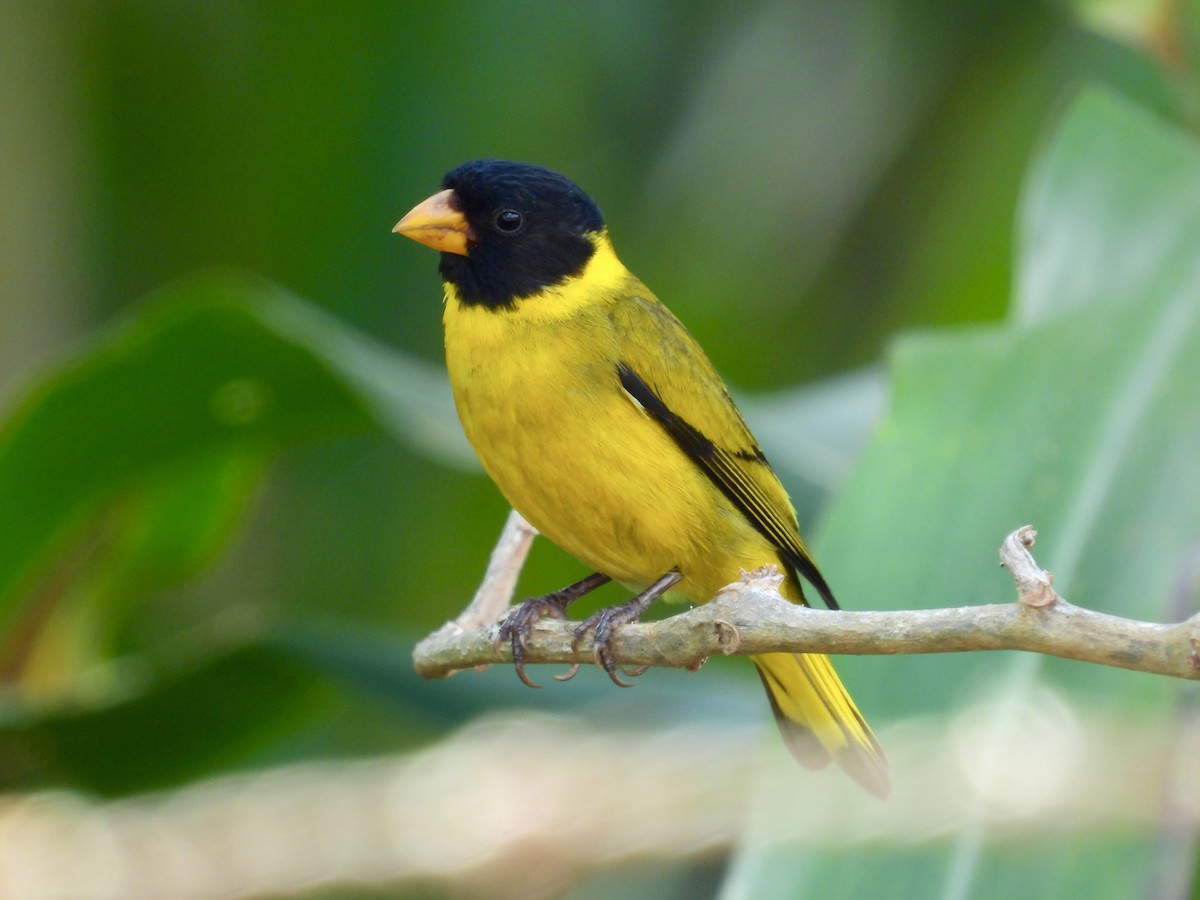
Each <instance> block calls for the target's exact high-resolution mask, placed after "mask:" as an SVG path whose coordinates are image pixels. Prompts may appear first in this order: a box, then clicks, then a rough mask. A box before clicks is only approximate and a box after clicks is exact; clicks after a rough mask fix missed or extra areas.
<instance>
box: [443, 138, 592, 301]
mask: <svg viewBox="0 0 1200 900" xmlns="http://www.w3.org/2000/svg"><path fill="white" fill-rule="evenodd" d="M442 187H443V188H448V189H450V190H452V191H453V192H454V193H453V194H452V195H451V197H450V201H449V202H450V204H451V206H453V207H454V208H455V209H457V210H458V211H459V212H461V213H462V214H463V216H464V217H465V218H466V220H467V223H468V225H469V226H470V231H469V232H468V234H469V238H468V254H467V255H466V256H462V255H459V254H457V253H442V262H441V265H440V266H439V267H438V268H439V271H440V272H441V273H442V278H443V279H445V280H446V281H448V282H450V283H451V284H453V285H454V286H455V287H456V288H457V289H458V294H459V297H460V298H461V299H462V301H463V302H464V303H468V304H484V305H487V306H491V307H496V308H502V307H511V306H513V305H514V304H515V302H516V301H517V300H519V299H520V298H522V297H528V296H530V295H531V294H536V293H537V292H538V291H541V290H543V289H544V288H547V287H550V286H552V285H555V284H558V283H560V282H562V281H563V280H565V279H567V278H570V277H571V276H573V275H578V274H579V273H580V272H581V271H583V267H584V266H585V265H587V262H588V260H589V259H591V257H592V254H593V253H594V252H595V244H594V243H593V242H592V240H590V239H589V238H588V235H589V234H597V233H599V232H602V231H603V230H604V218H603V216H601V215H600V210H599V208H598V207H597V206H596V204H595V203H593V202H592V200H591V198H590V197H588V195H587V194H585V193H584V192H583V191H581V190H580V189H579V188H578V187H577V186H576V185H575V184H574V183H573V182H571V181H570V180H568V179H566V178H564V177H563V176H562V175H559V174H558V173H557V172H551V171H550V170H549V169H543V168H542V167H541V166H533V165H529V164H527V163H518V162H509V161H507V160H502V159H481V160H476V161H475V162H469V163H466V164H464V165H461V166H459V167H458V168H457V169H455V170H454V171H453V172H450V173H449V174H448V175H447V176H446V177H445V178H444V179H443V180H442Z"/></svg>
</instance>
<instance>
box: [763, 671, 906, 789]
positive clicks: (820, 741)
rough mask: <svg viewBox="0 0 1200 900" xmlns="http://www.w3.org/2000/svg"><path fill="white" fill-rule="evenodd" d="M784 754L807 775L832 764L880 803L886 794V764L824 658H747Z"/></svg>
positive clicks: (889, 784) (873, 739)
mask: <svg viewBox="0 0 1200 900" xmlns="http://www.w3.org/2000/svg"><path fill="white" fill-rule="evenodd" d="M752 659H753V660H754V665H755V666H756V667H757V669H758V675H759V677H760V678H761V679H762V683H763V687H765V688H766V689H767V696H768V697H769V698H770V700H771V710H772V711H773V712H774V713H775V722H776V724H777V725H778V726H779V732H780V734H781V735H782V736H783V742H784V744H786V745H787V748H788V750H790V751H791V752H792V755H793V756H794V757H796V759H798V760H799V761H800V762H801V763H803V764H804V765H805V766H807V767H808V768H810V769H819V768H820V767H822V766H824V765H827V764H828V763H829V761H830V760H831V759H836V760H837V762H838V764H839V765H840V766H841V767H842V769H844V770H845V772H846V773H847V774H848V775H849V776H850V777H851V778H853V779H854V780H855V781H857V782H858V783H859V784H861V785H862V786H863V787H864V788H866V789H867V790H868V791H870V792H871V793H872V794H874V795H875V796H877V797H880V798H881V799H887V796H888V794H889V793H890V792H891V778H890V777H889V776H888V768H887V759H886V758H885V757H884V755H883V748H882V747H880V746H879V742H878V741H877V740H876V739H875V735H874V734H872V733H871V728H870V726H869V725H867V722H866V720H865V719H864V718H863V717H862V713H860V712H859V711H858V707H856V706H855V705H854V701H853V700H851V699H850V694H849V693H848V692H847V691H846V688H845V687H843V686H842V682H841V679H839V678H838V676H837V672H835V671H834V669H833V663H831V662H830V661H829V657H828V656H823V655H821V654H819V653H763V654H760V655H758V656H754V657H752Z"/></svg>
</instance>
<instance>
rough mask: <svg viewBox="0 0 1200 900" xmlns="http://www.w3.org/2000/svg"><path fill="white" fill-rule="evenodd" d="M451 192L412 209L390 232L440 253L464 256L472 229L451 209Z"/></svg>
mask: <svg viewBox="0 0 1200 900" xmlns="http://www.w3.org/2000/svg"><path fill="white" fill-rule="evenodd" d="M453 193H454V191H451V190H446V191H440V192H438V193H436V194H434V195H433V196H432V197H430V198H429V199H428V200H423V201H422V202H420V203H418V204H417V205H416V206H414V207H413V208H412V210H411V211H410V212H409V213H408V215H406V216H405V217H404V218H403V219H401V220H400V221H399V222H397V223H396V227H395V228H393V229H392V232H393V233H395V234H402V235H404V236H405V237H406V238H412V239H413V240H414V241H416V242H417V243H418V244H424V245H425V246H426V247H432V248H433V249H434V250H441V251H442V252H443V253H457V254H458V255H459V256H466V255H467V244H468V243H469V242H470V241H471V239H472V237H473V235H472V234H471V226H470V225H469V224H467V220H466V218H465V217H464V216H463V214H462V213H461V212H459V211H458V210H457V209H455V208H454V207H453V206H451V205H450V196H451V195H452V194H453Z"/></svg>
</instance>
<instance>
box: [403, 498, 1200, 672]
mask: <svg viewBox="0 0 1200 900" xmlns="http://www.w3.org/2000/svg"><path fill="white" fill-rule="evenodd" d="M534 534H536V532H534V531H533V529H532V528H531V527H530V526H529V525H528V524H527V523H524V520H522V519H520V517H519V516H516V514H515V513H514V514H513V517H510V521H509V524H508V525H507V526H506V531H505V536H504V537H502V540H501V543H500V544H498V545H497V548H496V551H495V552H494V553H493V557H492V563H491V565H490V566H489V570H488V577H487V578H485V584H484V585H483V586H481V588H480V592H479V593H478V594H477V595H476V598H475V600H474V601H472V605H471V607H469V608H468V612H467V613H464V616H460V618H459V619H458V620H456V621H455V622H452V623H449V624H448V625H447V626H444V627H443V628H442V629H440V630H439V631H438V632H436V633H435V634H432V635H430V636H429V637H428V638H426V639H425V640H423V641H421V643H419V644H418V645H417V647H416V649H415V650H414V651H413V661H414V664H415V666H416V670H417V672H418V673H419V674H420V675H422V676H424V677H426V678H444V677H446V676H448V675H452V674H454V673H455V672H457V671H460V670H462V669H469V668H475V667H479V666H486V665H489V664H491V663H504V662H511V661H512V652H511V649H510V648H509V647H508V646H507V645H506V644H499V645H498V644H497V643H496V625H495V624H490V625H481V618H480V617H479V615H478V611H479V610H480V609H481V608H482V609H488V610H489V611H490V614H489V616H488V618H490V619H495V618H498V617H499V615H500V614H502V613H503V612H504V611H505V610H506V608H507V606H508V603H509V601H510V599H511V595H512V588H513V585H514V584H515V581H516V577H515V573H516V572H517V571H519V570H520V567H521V564H522V563H523V562H524V558H525V554H526V553H527V552H528V548H529V542H530V541H531V540H532V536H533V535H534ZM1035 534H1036V532H1035V531H1034V530H1033V528H1032V527H1030V526H1025V527H1024V528H1020V529H1018V530H1017V531H1015V532H1013V533H1012V534H1010V535H1009V536H1008V537H1007V538H1006V539H1005V541H1004V543H1003V545H1002V546H1001V548H1000V558H1001V565H1003V566H1005V567H1006V568H1007V569H1008V570H1009V573H1010V574H1011V575H1012V577H1013V581H1014V583H1015V585H1016V587H1017V595H1018V597H1017V602H1016V603H1014V604H994V605H988V606H966V607H957V608H951V609H923V610H901V611H894V612H891V611H889V612H854V611H849V610H838V611H834V610H819V609H810V608H808V607H803V606H797V605H795V604H793V603H789V602H788V601H787V600H784V599H783V597H781V596H780V595H779V590H778V588H779V584H780V583H781V576H780V575H779V574H778V572H777V571H776V570H775V568H774V567H773V566H768V567H766V568H764V569H760V570H758V571H755V572H750V573H743V575H742V578H741V580H739V581H738V582H735V583H734V584H731V585H729V586H728V587H726V588H724V589H723V590H721V591H720V592H719V593H718V594H717V596H716V597H714V598H713V599H712V600H711V601H710V602H709V603H706V604H704V605H703V606H699V607H697V608H695V609H692V610H689V611H687V612H684V613H680V614H679V615H677V616H672V617H671V618H669V619H664V620H662V621H658V622H647V623H637V624H631V625H625V626H623V627H622V628H621V629H620V630H619V631H618V632H617V635H616V637H615V638H614V640H613V642H612V649H613V656H614V658H615V659H616V660H617V662H618V663H619V664H620V665H623V666H630V667H636V666H672V667H676V668H695V667H697V666H699V665H700V664H701V663H703V662H704V660H705V659H707V658H708V657H710V656H714V655H718V654H725V655H730V654H738V655H750V654H755V653H768V652H774V651H791V652H797V653H808V652H812V653H835V654H839V653H840V654H855V655H861V654H898V653H959V652H967V651H975V650H1025V651H1030V652H1033V653H1043V654H1046V655H1048V656H1060V657H1063V658H1066V659H1077V660H1082V661H1084V662H1091V663H1099V664H1101V665H1106V666H1117V667H1119V668H1123V669H1134V670H1137V671H1140V672H1150V673H1153V674H1157V675H1170V676H1174V677H1177V678H1190V679H1200V616H1193V617H1192V618H1191V619H1188V620H1187V621H1186V622H1182V623H1179V624H1175V625H1161V624H1156V623H1151V622H1139V621H1135V620H1133V619H1124V618H1120V617H1118V616H1110V615H1106V614H1104V613H1099V612H1095V611H1093V610H1089V609H1084V608H1083V607H1079V606H1074V605H1072V604H1070V603H1068V602H1067V601H1066V600H1064V599H1063V598H1062V597H1060V596H1059V595H1058V594H1057V593H1055V591H1054V587H1053V581H1054V579H1053V576H1052V575H1050V573H1048V572H1046V571H1045V570H1043V569H1041V568H1040V567H1038V565H1037V563H1036V562H1035V561H1034V559H1033V556H1032V554H1031V553H1030V552H1029V548H1030V547H1032V546H1033V538H1034V536H1035ZM514 535H515V536H516V537H515V538H514ZM506 542H507V543H506ZM505 547H507V549H504V548H505ZM489 583H492V584H496V585H499V587H498V588H495V589H491V590H489V589H488V584H489ZM484 621H486V620H484ZM573 628H574V625H573V624H571V623H567V622H562V621H558V620H554V619H550V620H546V619H543V620H542V621H541V622H539V623H538V624H537V625H536V626H535V628H534V631H533V635H532V637H531V639H530V641H529V649H528V651H527V653H526V662H527V663H587V662H591V661H592V644H591V638H590V636H588V637H585V638H584V639H583V640H582V641H580V643H579V645H578V647H572V631H573Z"/></svg>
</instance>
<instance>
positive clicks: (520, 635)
mask: <svg viewBox="0 0 1200 900" xmlns="http://www.w3.org/2000/svg"><path fill="white" fill-rule="evenodd" d="M565 607H566V603H565V602H564V601H563V600H562V599H561V598H560V597H559V596H557V595H555V594H547V595H545V596H544V597H530V598H529V599H528V600H525V601H523V602H522V603H520V604H519V605H518V606H517V607H516V608H514V609H513V610H512V611H511V612H510V613H509V614H508V615H507V616H505V617H504V619H503V621H501V623H500V627H499V628H498V629H497V630H496V641H495V644H494V646H495V648H496V649H497V650H499V649H500V645H501V644H503V643H504V642H505V641H508V642H509V644H510V646H511V647H512V660H513V668H514V669H515V670H516V672H517V677H518V678H520V679H521V682H522V683H523V684H525V685H526V686H528V687H531V688H540V687H541V685H540V684H538V683H537V682H536V681H534V680H533V679H532V678H530V677H529V676H528V675H526V674H525V651H526V650H528V649H529V636H530V634H532V633H533V626H534V625H536V624H537V623H538V622H539V621H540V620H541V619H543V618H545V617H546V616H549V617H550V618H552V619H565V618H566V617H567V613H566V609H565ZM576 668H578V666H577V667H576ZM573 674H574V672H571V673H569V675H573ZM560 680H565V679H560Z"/></svg>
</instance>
